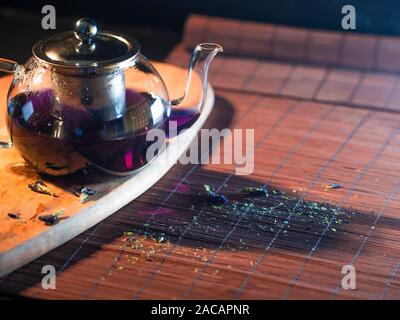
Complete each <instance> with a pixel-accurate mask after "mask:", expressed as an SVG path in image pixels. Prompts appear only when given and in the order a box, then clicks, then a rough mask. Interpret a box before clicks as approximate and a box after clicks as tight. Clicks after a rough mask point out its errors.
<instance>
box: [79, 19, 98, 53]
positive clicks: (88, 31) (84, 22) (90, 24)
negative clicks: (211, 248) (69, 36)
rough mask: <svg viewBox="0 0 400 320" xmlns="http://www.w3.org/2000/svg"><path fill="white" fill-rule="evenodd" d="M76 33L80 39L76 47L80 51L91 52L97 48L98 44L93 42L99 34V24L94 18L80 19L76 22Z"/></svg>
mask: <svg viewBox="0 0 400 320" xmlns="http://www.w3.org/2000/svg"><path fill="white" fill-rule="evenodd" d="M74 34H75V38H77V39H78V40H79V41H80V43H79V44H78V46H77V48H76V51H77V52H78V53H89V52H92V51H93V50H94V49H95V47H96V45H95V44H94V43H93V39H94V37H95V36H96V34H97V25H96V22H94V21H93V20H92V19H89V18H81V19H79V20H78V21H77V22H76V23H75V29H74Z"/></svg>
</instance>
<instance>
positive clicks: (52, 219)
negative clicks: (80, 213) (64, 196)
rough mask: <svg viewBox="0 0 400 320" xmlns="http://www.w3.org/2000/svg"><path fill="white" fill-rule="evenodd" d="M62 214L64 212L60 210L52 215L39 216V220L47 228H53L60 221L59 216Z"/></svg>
mask: <svg viewBox="0 0 400 320" xmlns="http://www.w3.org/2000/svg"><path fill="white" fill-rule="evenodd" d="M64 213H65V212H64V210H60V211H57V212H55V213H53V214H47V215H43V216H39V220H40V221H43V222H44V223H45V224H46V225H47V226H53V225H55V224H57V223H58V222H59V221H60V216H62V215H63V214H64Z"/></svg>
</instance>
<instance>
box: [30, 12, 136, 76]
mask: <svg viewBox="0 0 400 320" xmlns="http://www.w3.org/2000/svg"><path fill="white" fill-rule="evenodd" d="M139 52H140V45H139V43H138V42H137V41H136V40H134V39H131V38H129V37H127V36H122V35H120V34H113V33H110V32H98V30H97V25H96V23H95V22H94V21H93V20H91V19H89V18H82V19H80V20H78V21H77V22H76V24H75V29H74V31H69V32H64V33H60V34H56V35H54V36H51V37H48V38H46V39H43V40H40V41H38V42H37V43H36V44H35V45H34V46H33V54H34V56H35V57H37V58H38V59H39V60H42V61H44V62H46V63H48V64H50V65H51V66H52V67H56V68H61V69H66V70H67V71H69V72H72V73H81V72H82V71H87V69H90V71H91V72H95V73H101V72H104V71H107V72H110V69H111V70H113V69H118V68H123V67H124V66H125V65H126V64H127V63H129V62H130V61H131V60H132V59H134V58H135V57H136V56H137V55H138V54H139Z"/></svg>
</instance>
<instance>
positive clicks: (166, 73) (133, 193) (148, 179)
mask: <svg viewBox="0 0 400 320" xmlns="http://www.w3.org/2000/svg"><path fill="white" fill-rule="evenodd" d="M155 67H156V69H157V70H158V71H159V72H160V74H161V76H162V78H163V79H164V81H165V83H166V86H167V88H168V92H169V94H170V97H178V96H180V95H181V94H182V92H183V91H184V85H185V83H184V82H185V79H186V72H187V71H186V70H184V69H181V68H178V67H175V66H172V65H168V64H164V63H155ZM131 80H132V79H131ZM126 81H127V82H129V81H130V79H129V78H128V79H126ZM10 82H11V77H4V78H1V79H0V97H1V110H3V111H2V115H1V118H0V139H1V140H3V141H6V140H7V130H6V128H5V121H4V110H5V103H6V94H7V90H8V87H9V85H10ZM195 88H196V90H193V91H194V93H193V94H192V96H191V97H189V100H188V101H187V104H188V105H190V104H191V102H194V100H195V99H197V98H198V96H196V95H199V94H200V88H201V86H200V80H199V78H197V80H196V83H195ZM208 93H209V94H208V97H207V102H206V106H205V107H204V109H203V113H202V114H201V116H200V117H199V119H198V121H197V122H196V123H195V124H194V125H193V127H192V128H191V129H190V130H188V131H186V132H184V133H182V134H180V135H179V136H178V137H177V138H175V139H174V140H172V141H170V142H169V143H168V146H167V148H166V150H165V151H164V152H162V153H161V154H160V155H159V156H158V157H157V158H156V159H155V160H153V161H152V162H151V163H150V164H149V165H148V166H146V167H145V168H144V169H142V170H140V171H139V172H138V173H136V174H134V175H132V176H128V177H115V176H109V175H106V174H102V173H96V174H93V175H88V176H84V175H78V174H76V175H71V176H67V177H42V176H39V175H38V173H36V172H35V170H33V169H32V168H31V167H29V166H28V165H27V164H26V163H25V162H24V160H23V159H22V158H21V156H20V155H19V154H18V152H17V150H15V149H13V148H11V149H0V172H1V178H0V276H2V275H5V274H7V273H9V272H11V271H13V270H15V269H16V268H18V267H21V266H22V265H24V264H26V263H28V262H30V261H32V260H34V259H35V258H37V257H39V256H41V255H43V254H45V253H47V252H48V251H50V250H52V249H54V248H56V247H58V246H60V245H62V244H63V243H65V242H66V241H68V240H70V239H72V238H73V237H75V236H77V235H78V234H80V233H82V232H84V231H85V230H87V229H89V228H90V227H92V226H94V225H95V224H97V223H98V222H100V221H102V220H103V219H105V218H106V217H108V216H109V215H111V214H112V213H114V212H115V211H117V210H118V209H120V208H121V207H123V206H124V205H126V204H127V203H129V202H131V201H132V200H134V199H135V198H137V197H138V196H140V195H141V194H142V193H144V192H145V191H146V190H148V189H149V188H151V187H152V186H153V185H154V184H155V183H156V182H157V181H158V180H159V179H160V178H161V177H162V176H163V175H164V174H166V173H167V172H168V170H169V169H170V168H171V167H172V166H173V164H174V163H175V162H176V161H175V160H178V158H179V157H180V156H181V155H182V153H183V152H184V151H185V150H186V149H187V147H188V146H189V145H190V143H191V142H192V141H193V139H194V138H195V137H196V135H197V132H198V131H199V130H200V128H201V127H202V126H203V124H204V122H205V121H206V119H207V117H208V115H209V114H210V112H211V110H212V106H213V104H214V93H213V90H212V88H211V86H209V87H208ZM171 148H176V149H174V152H173V154H174V156H173V159H171V158H168V150H172V149H171ZM171 160H172V161H171ZM39 179H40V180H43V181H45V183H46V185H48V186H49V187H50V189H52V191H54V192H55V193H56V194H57V195H58V197H52V196H49V195H44V194H39V193H35V192H32V191H31V190H30V189H29V188H28V184H30V183H32V182H34V181H36V180H39ZM82 185H84V186H87V187H89V188H91V189H94V190H95V191H96V195H95V196H94V197H93V198H92V199H90V200H89V201H87V202H86V203H81V202H80V201H79V198H78V197H76V196H75V195H74V194H73V191H74V189H75V188H77V187H79V186H82ZM59 210H64V211H65V214H64V215H63V218H64V219H63V220H62V221H60V223H58V224H55V225H53V226H46V225H45V224H44V223H43V222H42V221H40V220H39V218H38V216H39V215H43V214H52V213H54V212H57V211H59ZM9 213H19V214H20V215H21V219H12V218H10V217H9V216H8V214H9Z"/></svg>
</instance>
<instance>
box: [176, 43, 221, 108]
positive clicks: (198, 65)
mask: <svg viewBox="0 0 400 320" xmlns="http://www.w3.org/2000/svg"><path fill="white" fill-rule="evenodd" d="M222 51H223V49H222V46H220V45H219V44H215V43H201V44H198V45H197V46H196V48H195V49H194V50H193V54H192V57H191V58H190V61H189V67H188V76H187V80H186V87H185V92H184V94H183V95H182V96H181V97H180V98H178V99H174V100H172V101H171V105H172V106H176V105H179V104H181V103H182V102H183V101H184V100H185V99H186V98H187V97H189V96H190V93H191V90H192V89H193V88H194V87H195V85H194V83H193V82H194V81H195V80H194V76H193V71H195V72H196V73H197V74H198V75H199V76H200V81H201V89H202V92H201V98H200V101H199V103H198V105H197V106H193V107H194V109H196V110H197V111H198V112H201V110H202V109H203V106H204V104H205V102H206V97H207V77H208V68H209V66H210V63H211V61H212V60H213V59H214V57H215V56H216V55H217V53H219V52H222Z"/></svg>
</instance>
